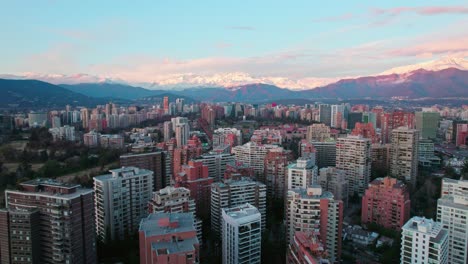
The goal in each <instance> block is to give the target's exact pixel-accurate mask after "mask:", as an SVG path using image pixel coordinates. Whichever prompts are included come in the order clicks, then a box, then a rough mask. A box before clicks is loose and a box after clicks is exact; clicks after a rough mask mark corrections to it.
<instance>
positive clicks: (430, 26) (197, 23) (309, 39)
mask: <svg viewBox="0 0 468 264" xmlns="http://www.w3.org/2000/svg"><path fill="white" fill-rule="evenodd" d="M133 2H138V4H135V3H133ZM351 2H353V3H351ZM377 4H378V5H377ZM1 6H2V8H1V9H0V32H2V33H1V34H2V41H0V58H2V59H1V60H0V73H3V74H21V73H25V72H31V73H40V74H67V75H70V74H77V73H84V74H90V75H96V76H105V77H109V78H119V79H123V80H128V81H131V82H152V81H156V82H157V81H159V80H168V79H171V78H173V77H174V76H176V77H180V76H184V75H191V76H192V75H197V76H213V75H215V74H227V73H232V72H242V73H246V74H249V75H251V76H256V77H263V76H267V77H278V78H279V77H281V78H289V79H293V80H297V79H304V78H338V77H345V76H359V75H367V74H377V73H379V72H382V71H384V70H386V69H388V68H391V67H395V66H401V65H406V64H412V63H417V62H422V61H427V60H432V59H437V58H439V57H444V56H456V57H466V55H468V45H467V43H468V26H466V25H468V18H467V15H468V4H467V2H466V1H411V2H410V1H378V2H377V1H310V0H309V1H271V0H270V1H103V0H100V1H58V0H57V1H39V0H38V1H20V0H18V1H4V0H2V1H1ZM171 80H172V79H171Z"/></svg>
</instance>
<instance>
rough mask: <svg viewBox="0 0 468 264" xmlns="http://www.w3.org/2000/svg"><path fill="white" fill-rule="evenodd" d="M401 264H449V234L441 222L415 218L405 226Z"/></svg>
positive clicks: (402, 236) (402, 234)
mask: <svg viewBox="0 0 468 264" xmlns="http://www.w3.org/2000/svg"><path fill="white" fill-rule="evenodd" d="M402 229H403V231H402V233H401V251H400V260H401V262H400V263H401V264H413V263H434V264H435V263H437V264H448V263H449V262H448V234H447V231H446V230H444V229H442V225H441V224H440V223H439V222H435V221H434V220H432V219H426V218H424V217H419V216H415V217H413V218H411V219H410V220H408V222H406V224H405V225H404V226H403V228H402Z"/></svg>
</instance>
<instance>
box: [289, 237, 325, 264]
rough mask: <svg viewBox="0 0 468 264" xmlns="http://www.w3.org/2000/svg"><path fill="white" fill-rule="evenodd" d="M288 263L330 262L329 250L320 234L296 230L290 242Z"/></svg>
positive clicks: (323, 263) (321, 263) (315, 263)
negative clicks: (328, 257)
mask: <svg viewBox="0 0 468 264" xmlns="http://www.w3.org/2000/svg"><path fill="white" fill-rule="evenodd" d="M286 263H287V264H310V263H312V264H329V263H330V262H329V261H328V259H327V252H326V251H325V248H324V246H323V244H322V241H321V240H320V234H319V233H318V232H316V233H305V232H296V233H295V234H294V239H293V241H291V243H289V246H288V248H287V256H286Z"/></svg>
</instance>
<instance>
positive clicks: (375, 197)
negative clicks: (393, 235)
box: [361, 177, 410, 231]
mask: <svg viewBox="0 0 468 264" xmlns="http://www.w3.org/2000/svg"><path fill="white" fill-rule="evenodd" d="M409 217H410V198H409V191H408V189H407V187H406V185H405V184H404V183H403V182H401V181H399V180H397V179H395V178H390V177H385V178H377V179H375V180H373V181H372V182H371V183H370V184H369V187H368V188H367V190H366V192H365V194H364V196H363V197H362V212H361V222H362V223H363V224H367V223H376V224H378V225H380V226H383V227H385V228H388V229H394V230H398V231H399V230H401V227H402V226H403V225H404V224H405V223H406V221H408V219H409Z"/></svg>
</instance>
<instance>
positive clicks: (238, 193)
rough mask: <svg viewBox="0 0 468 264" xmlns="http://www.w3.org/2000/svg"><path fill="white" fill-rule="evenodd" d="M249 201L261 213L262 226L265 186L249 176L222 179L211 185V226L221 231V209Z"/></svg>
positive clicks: (216, 230) (264, 215) (264, 221)
mask: <svg viewBox="0 0 468 264" xmlns="http://www.w3.org/2000/svg"><path fill="white" fill-rule="evenodd" d="M245 203H249V204H251V205H253V206H255V207H256V208H257V210H258V211H259V212H260V215H261V224H262V228H264V227H265V224H266V186H265V184H263V183H260V182H257V181H253V180H251V179H250V178H241V179H240V180H224V182H217V183H213V184H212V185H211V228H212V229H213V230H214V231H215V232H216V233H220V232H221V223H222V221H221V211H222V209H225V208H230V207H234V206H239V205H242V204H245Z"/></svg>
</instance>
